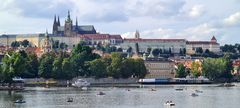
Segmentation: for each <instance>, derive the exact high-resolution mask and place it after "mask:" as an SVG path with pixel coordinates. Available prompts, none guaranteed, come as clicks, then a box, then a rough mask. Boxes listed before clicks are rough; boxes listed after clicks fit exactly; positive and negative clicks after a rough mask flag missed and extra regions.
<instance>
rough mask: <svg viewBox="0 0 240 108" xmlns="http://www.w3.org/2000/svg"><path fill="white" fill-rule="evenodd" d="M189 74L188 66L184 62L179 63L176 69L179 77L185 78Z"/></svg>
mask: <svg viewBox="0 0 240 108" xmlns="http://www.w3.org/2000/svg"><path fill="white" fill-rule="evenodd" d="M186 76H187V72H186V68H185V66H184V65H183V64H179V65H178V66H177V69H176V77H177V78H185V77H186Z"/></svg>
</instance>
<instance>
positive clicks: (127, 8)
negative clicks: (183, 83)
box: [0, 0, 240, 45]
mask: <svg viewBox="0 0 240 108" xmlns="http://www.w3.org/2000/svg"><path fill="white" fill-rule="evenodd" d="M68 10H70V12H71V18H72V19H73V21H74V24H75V20H76V19H78V24H79V25H94V26H95V29H96V30H97V31H98V32H100V33H110V34H121V35H122V37H124V38H132V37H134V33H135V31H136V30H138V31H139V32H140V37H141V38H151V39H153V38H158V39H167V38H170V39H172V38H177V39H180V38H181V39H182V38H184V39H187V40H200V41H204V40H210V39H211V37H212V36H213V35H214V36H215V37H216V38H217V40H218V42H219V43H220V44H221V45H223V44H235V43H240V37H239V36H240V0H1V4H0V34H27V33H43V32H45V31H46V29H48V31H50V32H51V31H52V24H53V18H54V15H55V14H56V15H59V16H60V20H61V25H63V24H64V20H65V19H66V16H67V11H68Z"/></svg>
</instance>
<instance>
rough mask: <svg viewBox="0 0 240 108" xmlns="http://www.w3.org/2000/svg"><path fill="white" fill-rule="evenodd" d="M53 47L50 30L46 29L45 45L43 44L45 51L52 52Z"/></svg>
mask: <svg viewBox="0 0 240 108" xmlns="http://www.w3.org/2000/svg"><path fill="white" fill-rule="evenodd" d="M51 49H52V47H51V42H50V39H49V35H48V31H47V30H46V33H45V39H44V45H43V52H44V53H46V52H50V51H51Z"/></svg>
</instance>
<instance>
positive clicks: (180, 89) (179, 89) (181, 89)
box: [175, 88, 183, 91]
mask: <svg viewBox="0 0 240 108" xmlns="http://www.w3.org/2000/svg"><path fill="white" fill-rule="evenodd" d="M175 90H176V91H183V88H176V89H175Z"/></svg>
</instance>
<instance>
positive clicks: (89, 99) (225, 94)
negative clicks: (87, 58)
mask: <svg viewBox="0 0 240 108" xmlns="http://www.w3.org/2000/svg"><path fill="white" fill-rule="evenodd" d="M151 88H154V89H156V91H151ZM176 88H184V89H183V91H176V90H175V89H176ZM195 90H201V91H203V93H201V94H199V96H197V97H192V96H190V94H191V93H193V92H194V91H195ZM100 91H102V92H104V93H105V95H97V94H98V93H99V92H100ZM239 93H240V87H232V88H224V87H212V86H174V85H171V86H144V87H141V88H139V87H131V88H128V87H121V88H118V87H92V88H90V89H89V90H87V91H83V90H79V89H76V88H71V87H69V88H41V87H36V88H27V89H26V91H24V92H7V91H0V108H2V107H4V108H66V107H68V108H79V107H81V108H113V107H114V108H163V107H165V106H164V103H165V102H166V101H169V100H170V101H173V102H174V103H175V104H176V106H175V107H176V108H238V106H240V103H238V100H239V99H240V95H239ZM69 97H71V98H73V100H74V101H73V102H67V100H68V98H69ZM17 99H23V100H26V103H24V104H16V103H14V101H15V100H17Z"/></svg>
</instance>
